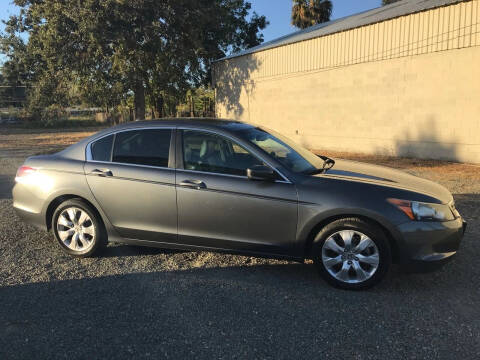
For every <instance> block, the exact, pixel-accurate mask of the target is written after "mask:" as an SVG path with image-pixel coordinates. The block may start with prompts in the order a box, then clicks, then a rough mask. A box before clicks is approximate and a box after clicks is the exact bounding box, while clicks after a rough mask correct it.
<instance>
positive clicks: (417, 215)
mask: <svg viewBox="0 0 480 360" xmlns="http://www.w3.org/2000/svg"><path fill="white" fill-rule="evenodd" d="M387 201H388V202H389V203H390V204H392V205H394V206H396V207H397V208H398V209H399V210H401V211H402V212H403V213H404V214H405V215H407V216H408V217H409V218H410V219H411V220H418V221H448V220H453V219H455V216H454V214H453V212H452V210H451V207H450V206H449V205H448V204H432V203H423V202H418V201H408V200H400V199H387Z"/></svg>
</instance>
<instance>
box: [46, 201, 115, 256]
mask: <svg viewBox="0 0 480 360" xmlns="http://www.w3.org/2000/svg"><path fill="white" fill-rule="evenodd" d="M52 229H53V233H54V235H55V239H56V240H57V242H58V243H59V245H60V247H61V248H62V249H63V251H65V252H66V253H67V254H69V255H72V256H75V257H88V256H91V255H92V254H93V253H95V251H97V250H98V248H99V247H101V246H102V245H103V244H105V243H106V231H105V229H104V226H103V223H102V221H101V219H100V217H99V216H98V215H97V212H96V211H95V210H94V209H93V208H92V207H91V206H90V205H89V204H87V203H86V202H85V201H83V200H81V199H71V200H67V201H64V202H63V203H61V204H60V205H59V206H58V207H57V209H56V210H55V212H54V214H53V218H52Z"/></svg>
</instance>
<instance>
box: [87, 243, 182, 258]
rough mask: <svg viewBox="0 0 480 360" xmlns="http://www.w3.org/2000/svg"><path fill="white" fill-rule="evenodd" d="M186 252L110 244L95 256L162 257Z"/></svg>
mask: <svg viewBox="0 0 480 360" xmlns="http://www.w3.org/2000/svg"><path fill="white" fill-rule="evenodd" d="M186 252H188V251H186V250H177V249H164V248H157V247H148V246H135V245H124V244H109V245H108V246H107V247H106V248H105V249H103V250H102V251H100V252H99V253H98V254H96V255H94V257H96V258H109V257H125V256H145V255H152V256H154V255H160V254H165V255H169V254H182V253H186Z"/></svg>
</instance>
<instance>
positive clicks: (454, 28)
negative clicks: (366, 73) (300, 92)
mask: <svg viewBox="0 0 480 360" xmlns="http://www.w3.org/2000/svg"><path fill="white" fill-rule="evenodd" d="M479 45H480V1H479V0H472V1H468V2H461V3H458V4H455V5H451V6H446V7H441V8H437V9H432V10H428V11H424V12H421V13H417V14H411V15H408V16H402V17H399V18H396V19H392V20H388V21H384V22H381V23H377V24H372V25H368V26H363V27H360V28H356V29H352V30H348V31H344V32H340V33H336V34H332V35H328V36H324V37H320V38H316V39H311V40H306V41H302V42H298V43H294V44H290V45H285V46H281V47H277V48H273V49H269V50H265V51H261V52H258V53H254V54H251V55H245V56H241V57H238V58H233V59H229V60H225V61H223V62H220V63H217V64H215V67H214V74H215V75H214V77H215V79H216V80H217V81H221V79H222V77H223V75H224V74H223V73H224V72H228V71H231V69H232V67H240V68H249V71H248V72H249V80H261V79H265V80H266V79H268V78H272V77H278V76H288V75H294V74H296V73H302V72H312V71H321V70H325V69H331V68H335V67H341V66H347V65H353V64H359V63H364V62H372V61H380V60H387V59H394V58H399V57H403V56H412V55H420V54H427V53H432V52H437V51H445V50H451V49H460V48H465V47H471V46H479Z"/></svg>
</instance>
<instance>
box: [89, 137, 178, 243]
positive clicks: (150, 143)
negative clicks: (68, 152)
mask: <svg viewBox="0 0 480 360" xmlns="http://www.w3.org/2000/svg"><path fill="white" fill-rule="evenodd" d="M171 138H172V130H171V129H161V128H155V129H140V130H128V131H121V132H118V133H116V134H115V135H110V136H108V137H105V138H103V139H100V140H98V141H96V142H94V143H92V144H91V145H90V157H91V159H90V160H89V161H87V162H86V164H85V167H84V169H85V174H86V178H87V181H88V185H89V186H90V189H91V190H92V193H93V195H94V196H95V198H96V199H97V201H98V203H99V204H100V206H101V207H102V209H103V211H104V212H105V214H106V215H107V217H108V219H109V220H110V222H111V223H112V225H113V226H114V227H115V229H116V230H117V232H118V233H119V235H120V236H122V237H124V238H128V239H139V240H149V241H161V242H176V238H177V206H176V192H175V169H174V168H173V166H171V167H169V156H170V147H171V146H170V142H171ZM112 146H113V149H112Z"/></svg>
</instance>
